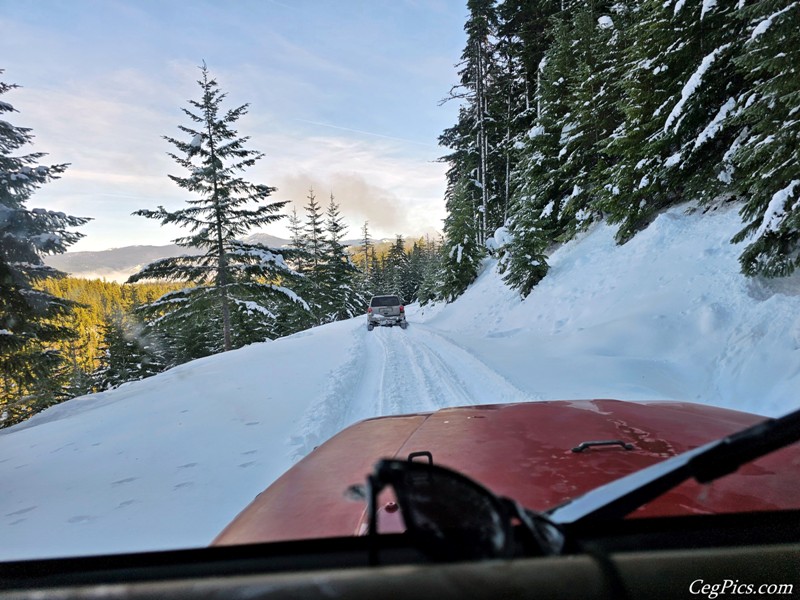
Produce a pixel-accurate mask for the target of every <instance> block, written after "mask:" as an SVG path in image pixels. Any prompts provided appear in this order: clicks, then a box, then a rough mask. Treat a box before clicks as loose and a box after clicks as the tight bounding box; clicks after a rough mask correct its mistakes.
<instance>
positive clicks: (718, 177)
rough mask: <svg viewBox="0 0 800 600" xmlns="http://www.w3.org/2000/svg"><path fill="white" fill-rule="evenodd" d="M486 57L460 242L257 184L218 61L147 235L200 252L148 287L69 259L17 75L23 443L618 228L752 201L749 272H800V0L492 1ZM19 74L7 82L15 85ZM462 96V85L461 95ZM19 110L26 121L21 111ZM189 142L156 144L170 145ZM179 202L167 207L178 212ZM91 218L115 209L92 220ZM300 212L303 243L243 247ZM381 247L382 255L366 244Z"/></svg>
mask: <svg viewBox="0 0 800 600" xmlns="http://www.w3.org/2000/svg"><path fill="white" fill-rule="evenodd" d="M466 8H467V10H466V13H467V15H468V16H467V20H466V23H465V24H464V29H465V32H466V44H465V47H464V49H463V54H462V56H461V57H460V61H459V62H458V64H457V65H456V67H455V69H454V72H453V80H452V81H449V82H448V81H443V82H442V96H443V100H442V102H453V103H456V105H457V106H458V118H457V121H456V122H455V123H453V124H452V126H451V127H449V128H447V129H446V130H445V131H443V132H442V133H441V136H440V138H439V142H440V145H441V147H442V158H441V161H443V162H444V163H445V164H446V166H447V175H446V178H447V181H446V193H445V198H444V200H445V203H446V218H445V220H444V223H443V235H442V236H441V237H437V238H436V239H431V238H422V239H417V240H407V239H405V238H404V236H403V235H397V237H396V239H395V240H390V241H388V242H387V241H383V242H380V241H378V240H374V239H373V238H372V237H371V235H370V230H369V223H368V222H365V223H364V224H363V226H362V227H361V229H360V230H359V231H356V232H354V231H348V230H347V228H346V226H345V225H344V222H345V215H343V214H342V209H341V206H340V204H339V201H338V200H337V198H336V196H335V190H334V193H325V194H324V196H322V195H321V196H318V193H319V191H318V190H314V189H309V190H308V193H307V196H306V198H305V199H304V201H303V206H302V210H299V211H298V210H297V208H295V209H294V210H292V211H291V213H289V211H288V207H287V206H286V204H287V203H286V202H282V201H273V200H272V198H271V195H272V194H273V193H274V192H275V188H274V187H272V186H270V185H267V184H265V183H262V182H252V181H249V180H248V179H247V177H248V169H250V168H251V167H252V166H253V165H254V164H256V163H257V162H258V161H259V160H261V159H262V158H263V154H262V152H261V151H260V150H258V149H255V148H253V147H251V142H250V138H249V137H247V135H243V134H240V133H239V132H238V127H239V123H238V121H239V120H240V119H241V117H242V116H244V115H245V114H247V113H248V111H250V110H256V108H255V107H250V106H249V105H248V104H240V105H237V104H236V103H235V102H234V101H232V100H231V99H230V98H228V97H227V96H226V94H225V93H224V92H223V91H222V90H221V89H220V87H219V85H218V83H217V81H216V80H215V79H214V77H213V76H212V73H211V72H210V70H209V69H208V68H207V67H206V65H205V64H203V65H202V66H201V67H200V68H199V69H198V73H199V76H198V80H197V88H195V92H196V95H195V96H194V98H195V99H194V100H191V101H189V103H188V105H187V106H185V107H181V110H182V114H183V117H184V119H183V122H182V123H179V124H177V131H174V132H173V133H172V134H169V135H165V136H164V139H165V140H166V141H167V143H168V144H169V146H170V148H171V151H170V153H169V156H170V158H171V159H172V161H173V163H174V169H173V170H172V171H170V172H169V173H164V174H163V176H164V177H169V178H170V179H171V180H172V182H173V183H174V184H175V185H176V186H178V187H179V188H181V190H182V192H183V193H184V196H185V205H184V206H183V207H182V208H181V209H178V210H174V211H169V210H166V209H165V208H164V207H162V206H144V207H141V208H140V209H139V210H137V211H136V213H135V214H134V215H132V216H131V217H130V218H131V219H138V218H147V219H153V220H156V221H158V222H159V223H161V224H171V225H177V226H178V227H180V229H181V231H183V235H182V236H181V237H180V238H178V239H177V240H175V243H177V244H179V245H181V246H185V247H186V248H191V249H192V250H193V251H197V250H199V252H200V253H199V254H198V253H189V252H187V254H186V255H184V256H179V257H173V258H165V259H162V260H159V261H156V262H154V263H151V264H149V265H147V266H146V267H144V268H143V269H142V270H141V271H139V272H138V273H137V274H135V275H133V276H132V277H131V278H130V280H129V281H128V282H127V283H126V284H115V283H109V282H103V281H89V280H79V279H75V278H69V277H65V274H63V273H59V272H57V271H55V270H54V269H52V268H49V267H47V266H45V264H44V262H43V260H42V258H43V257H44V256H46V255H47V254H54V253H62V252H65V251H66V250H67V249H68V248H69V247H70V246H71V245H73V244H74V243H75V242H77V241H78V240H79V239H80V238H81V237H82V234H81V233H80V226H81V225H83V224H85V223H86V222H87V221H88V218H87V217H76V216H70V215H66V214H64V213H62V212H55V211H50V210H47V209H45V208H35V207H36V206H38V205H37V202H36V191H37V190H38V189H39V188H40V187H42V186H44V185H47V184H49V183H50V182H52V181H53V180H55V179H58V178H62V177H63V178H68V177H69V176H70V172H69V168H68V167H69V165H66V164H52V165H51V164H47V160H46V156H47V155H46V153H45V152H43V151H41V150H40V149H38V148H37V149H36V150H32V149H31V147H32V146H33V132H32V131H31V130H30V129H28V128H26V127H24V126H22V125H17V124H12V123H9V122H7V121H6V120H5V119H9V120H13V121H14V122H15V123H16V122H17V121H19V122H24V113H25V107H24V106H19V107H16V106H14V105H12V104H11V103H10V102H13V92H14V90H15V89H16V87H17V86H16V85H15V84H14V83H6V82H3V81H0V96H2V98H0V113H1V115H0V427H3V426H8V425H12V424H15V423H18V422H20V421H22V420H24V419H26V418H27V417H29V416H30V415H32V414H35V413H36V412H39V411H41V410H43V409H44V408H46V407H48V406H50V405H53V404H56V403H58V402H61V401H64V400H66V399H69V398H71V397H75V396H78V395H82V394H86V393H89V392H93V391H102V390H105V389H109V388H111V387H115V386H118V385H120V384H122V383H124V382H127V381H132V380H136V379H141V378H144V377H148V376H151V375H154V374H156V373H159V372H161V371H163V370H165V369H168V368H170V367H172V366H175V365H178V364H181V363H184V362H187V361H189V360H193V359H196V358H200V357H204V356H209V355H211V354H215V353H218V352H224V351H227V350H231V349H235V348H240V347H242V346H245V345H247V344H251V343H254V342H260V341H264V340H269V339H275V338H277V337H281V336H286V335H291V334H293V333H296V332H299V331H302V330H304V329H307V328H309V327H314V326H317V325H322V324H325V323H330V322H332V321H336V320H341V319H349V318H352V317H355V316H360V315H363V314H364V312H365V307H366V305H367V302H368V301H369V297H370V296H371V295H372V294H387V293H391V294H398V295H399V296H401V298H403V300H404V301H405V302H408V303H410V302H417V301H418V302H421V303H423V304H424V303H427V302H434V301H446V302H451V301H453V300H454V299H456V298H457V297H458V296H459V295H460V294H461V293H463V292H464V290H465V289H466V288H467V287H468V286H469V284H470V283H471V282H472V281H474V279H475V278H476V276H477V274H478V272H479V268H480V265H481V264H482V262H483V260H484V259H485V258H486V257H487V256H493V257H495V258H497V259H498V268H499V269H500V270H501V272H502V273H503V276H504V279H505V281H506V283H507V284H508V285H509V286H510V287H511V288H513V289H515V290H517V291H518V292H519V294H520V296H521V297H526V296H528V295H529V294H530V293H531V291H532V290H533V289H534V288H535V286H536V285H537V283H538V282H540V281H541V280H542V279H543V278H544V277H545V276H546V275H547V272H548V268H549V267H548V255H549V254H551V253H552V252H553V250H554V249H555V248H557V247H558V246H559V245H562V244H565V243H567V242H569V241H570V240H571V239H573V238H575V236H578V235H580V234H581V233H582V232H584V231H586V230H587V228H589V227H590V226H592V225H593V224H595V223H599V222H605V223H607V224H609V225H611V226H612V227H614V231H615V233H616V240H617V242H618V243H619V244H625V243H626V242H627V241H629V240H630V239H632V238H633V237H634V236H636V235H637V233H639V232H640V231H642V230H644V229H646V228H647V227H648V225H649V224H650V223H651V222H652V221H653V220H654V218H655V217H656V216H658V215H659V214H660V213H661V212H663V211H664V210H665V209H667V208H669V207H672V206H675V205H678V204H683V203H686V202H688V201H693V206H694V207H695V208H694V210H702V211H713V210H714V209H715V208H717V207H719V206H721V205H722V204H733V205H735V206H736V207H737V208H738V211H739V215H740V216H741V229H740V231H739V232H738V233H737V234H736V235H735V237H734V238H733V239H732V240H731V243H732V244H736V245H737V248H739V249H740V254H739V256H740V259H739V260H740V265H741V270H742V273H743V274H744V275H745V276H749V277H785V276H788V275H791V274H792V273H793V272H794V270H795V269H796V268H797V267H798V266H800V27H798V23H800V2H797V1H796V0H795V1H790V0H759V1H757V2H754V1H750V0H667V1H664V0H616V1H614V2H604V1H601V0H589V1H575V0H468V2H467V7H466ZM2 73H3V72H2V71H1V70H0V79H2V78H3V76H2ZM448 90H449V92H448ZM18 112H19V115H20V116H17V114H16V113H18ZM164 133H165V132H153V135H155V136H159V135H163V134H164ZM154 204H155V202H154ZM88 217H91V215H89V216H88ZM280 219H284V220H285V222H286V223H287V226H288V229H289V231H290V232H291V243H290V244H289V245H288V246H287V247H282V248H273V247H268V246H265V245H262V244H258V243H248V242H245V241H243V239H244V238H246V236H247V235H248V233H251V232H252V230H258V229H261V228H263V227H265V226H269V225H270V224H271V223H274V222H276V221H278V220H280ZM353 238H357V239H359V240H360V241H359V242H358V244H355V245H353V244H352V243H351V244H349V245H345V243H344V240H345V239H351V240H352V239H353Z"/></svg>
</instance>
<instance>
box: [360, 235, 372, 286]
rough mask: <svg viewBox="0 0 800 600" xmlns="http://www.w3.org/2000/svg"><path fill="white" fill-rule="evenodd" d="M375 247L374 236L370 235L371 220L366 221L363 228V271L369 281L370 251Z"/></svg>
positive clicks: (365, 278)
mask: <svg viewBox="0 0 800 600" xmlns="http://www.w3.org/2000/svg"><path fill="white" fill-rule="evenodd" d="M372 248H373V244H372V238H371V237H370V236H369V221H364V226H363V227H362V228H361V252H362V253H363V255H364V264H363V267H362V272H363V274H364V281H365V282H366V281H369V269H370V261H369V257H370V252H371V250H372Z"/></svg>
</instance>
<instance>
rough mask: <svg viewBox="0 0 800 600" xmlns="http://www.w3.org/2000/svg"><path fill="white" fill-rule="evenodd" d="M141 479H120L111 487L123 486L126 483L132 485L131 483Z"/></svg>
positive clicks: (113, 482)
mask: <svg viewBox="0 0 800 600" xmlns="http://www.w3.org/2000/svg"><path fill="white" fill-rule="evenodd" d="M137 479H139V478H138V477H126V478H125V479H118V480H117V481H112V482H111V485H122V484H124V483H130V482H131V481H136V480H137Z"/></svg>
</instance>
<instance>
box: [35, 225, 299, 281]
mask: <svg viewBox="0 0 800 600" xmlns="http://www.w3.org/2000/svg"><path fill="white" fill-rule="evenodd" d="M245 241H246V242H249V243H251V244H252V243H256V244H263V245H265V246H272V247H277V248H282V247H284V246H286V245H288V244H289V240H285V239H283V238H279V237H276V236H274V235H269V234H266V233H255V234H253V235H251V236H248V237H247V238H245ZM183 254H189V255H194V254H200V250H199V249H197V248H184V247H183V246H178V245H177V244H169V245H166V246H123V247H122V248H110V249H109V250H98V251H86V252H66V253H64V254H56V255H52V256H46V257H45V259H44V262H45V264H46V265H48V266H51V267H53V268H55V269H58V270H59V271H63V272H64V273H67V274H69V275H72V276H73V277H83V278H86V279H107V280H109V281H119V282H123V281H125V280H127V279H128V277H130V276H131V275H133V274H134V273H136V272H137V271H139V270H140V269H141V268H142V267H144V266H145V265H147V264H149V263H151V262H153V261H156V260H159V259H161V258H170V257H173V256H181V255H183Z"/></svg>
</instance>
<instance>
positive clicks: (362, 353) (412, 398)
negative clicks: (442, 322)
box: [293, 323, 536, 458]
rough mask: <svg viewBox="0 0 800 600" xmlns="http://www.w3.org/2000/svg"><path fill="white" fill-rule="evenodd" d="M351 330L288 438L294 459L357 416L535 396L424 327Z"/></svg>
mask: <svg viewBox="0 0 800 600" xmlns="http://www.w3.org/2000/svg"><path fill="white" fill-rule="evenodd" d="M352 334H353V335H354V336H355V338H356V342H355V344H353V345H352V346H351V347H350V351H351V352H353V355H352V356H350V357H349V358H348V360H347V361H346V362H345V363H344V364H343V365H342V366H341V367H339V368H338V369H336V370H335V371H333V372H332V373H331V374H330V375H329V381H330V383H329V384H328V385H327V386H326V391H325V393H324V395H323V396H322V397H321V398H320V400H318V401H316V402H314V403H313V404H312V405H311V406H310V407H309V409H308V410H307V412H306V415H305V416H304V418H303V423H302V427H301V430H300V435H299V436H295V438H293V445H294V446H295V453H294V456H295V458H300V457H302V456H304V455H305V454H307V453H308V452H310V451H311V450H313V449H314V447H315V446H317V445H318V444H320V443H322V442H323V441H325V440H326V439H328V438H329V437H331V436H333V435H334V434H336V433H338V432H339V431H341V430H342V429H344V428H345V427H347V426H349V425H351V424H353V423H355V422H356V421H360V420H362V419H368V418H371V417H379V416H386V415H398V414H405V413H414V412H431V411H435V410H438V409H440V408H445V407H450V406H464V405H473V404H497V403H503V402H526V401H531V400H535V399H536V398H535V397H533V396H531V395H530V394H528V393H525V392H523V391H521V390H520V389H518V388H516V387H515V386H514V385H513V384H511V383H510V382H509V381H508V380H507V379H505V378H504V377H503V376H502V375H500V374H499V373H497V372H496V371H494V370H493V369H491V368H490V367H489V366H487V365H486V364H485V363H483V362H482V361H481V360H479V359H478V358H477V357H475V356H474V355H472V354H471V353H470V352H469V351H468V350H466V349H464V348H462V347H460V346H459V345H458V344H456V343H454V342H452V341H450V340H448V339H446V338H445V337H443V336H442V335H439V334H438V333H435V332H434V331H432V330H431V329H429V328H428V327H427V326H425V325H422V324H418V323H411V324H410V325H409V327H408V329H406V330H405V331H404V330H402V329H400V328H399V327H392V328H382V327H378V328H375V330H373V331H371V332H369V331H367V329H366V327H364V326H361V325H360V324H359V326H358V327H357V328H354V329H353V330H352Z"/></svg>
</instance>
